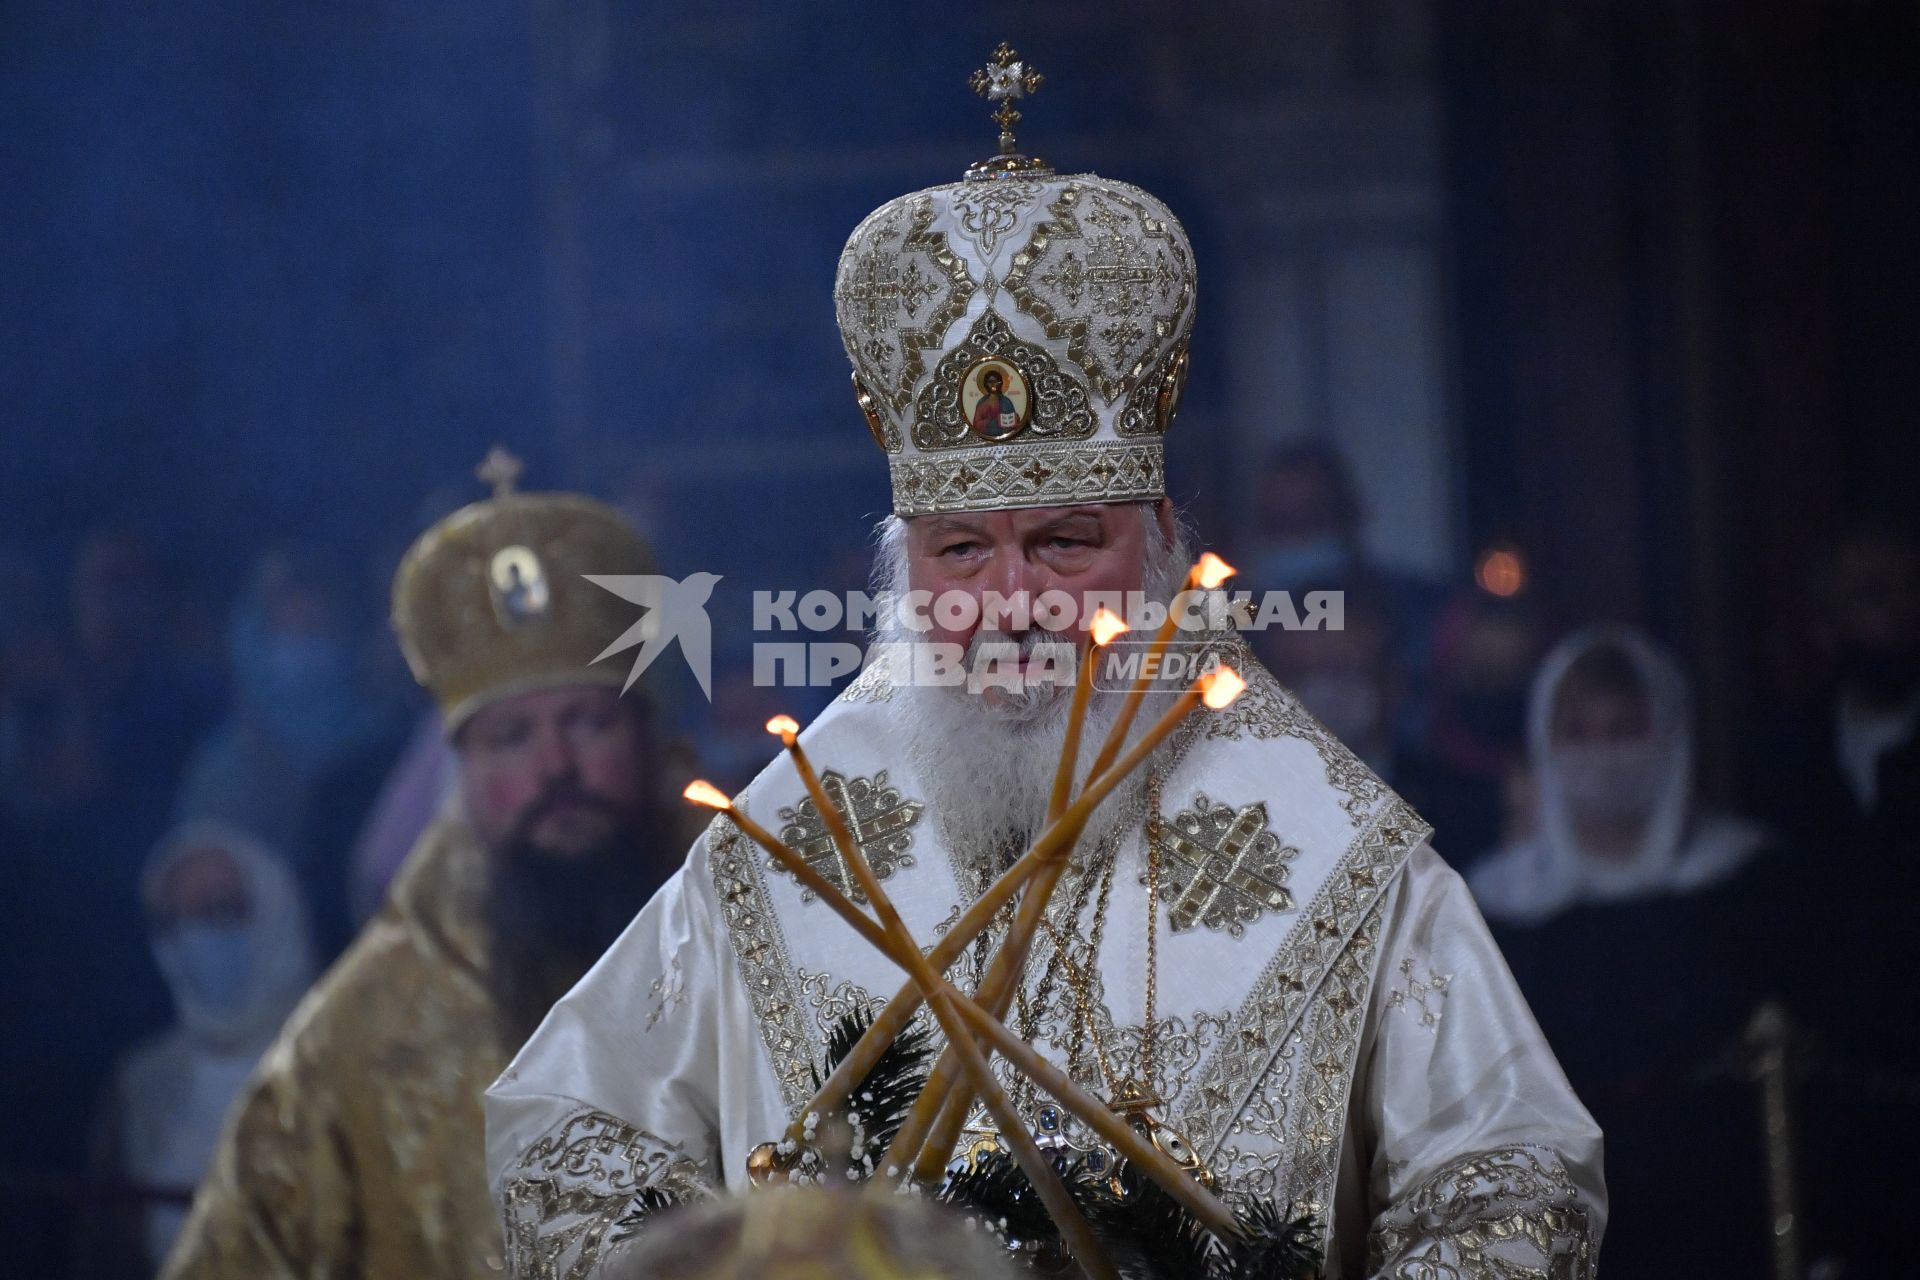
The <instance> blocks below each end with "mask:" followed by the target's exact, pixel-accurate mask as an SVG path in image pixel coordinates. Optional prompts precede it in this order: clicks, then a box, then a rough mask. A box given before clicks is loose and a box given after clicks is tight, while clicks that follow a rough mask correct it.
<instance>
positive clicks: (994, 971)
mask: <svg viewBox="0 0 1920 1280" xmlns="http://www.w3.org/2000/svg"><path fill="white" fill-rule="evenodd" d="M1246 687H1247V683H1246V681H1245V680H1243V679H1241V678H1240V675H1239V673H1238V672H1236V671H1234V670H1233V668H1231V667H1219V668H1217V669H1215V670H1214V671H1211V672H1209V673H1207V674H1206V675H1203V676H1201V677H1199V678H1198V679H1196V680H1195V681H1194V682H1193V684H1192V685H1190V686H1189V687H1188V688H1187V690H1186V691H1185V692H1184V693H1182V694H1181V695H1180V696H1179V698H1177V699H1176V700H1175V701H1174V704H1173V706H1171V707H1169V708H1167V711H1166V713H1165V714H1164V715H1162V716H1161V717H1160V719H1159V720H1158V721H1157V722H1155V724H1154V726H1153V727H1152V728H1151V729H1149V730H1147V732H1146V733H1145V734H1144V735H1143V736H1142V737H1141V739H1140V741H1139V742H1137V743H1135V744H1134V745H1133V747H1132V749H1131V750H1129V751H1128V752H1127V753H1126V755H1124V756H1122V757H1121V758H1120V759H1119V760H1118V761H1117V762H1115V764H1114V765H1113V766H1112V767H1110V768H1109V769H1108V770H1107V771H1106V772H1105V773H1102V774H1101V775H1100V776H1099V777H1098V778H1096V779H1095V780H1094V781H1093V782H1092V783H1091V784H1089V785H1088V787H1087V789H1086V791H1084V792H1082V793H1081V795H1080V798H1079V799H1078V800H1076V801H1074V803H1073V804H1072V805H1070V806H1069V807H1068V808H1067V810H1066V812H1064V813H1063V814H1061V815H1060V820H1059V821H1058V822H1057V823H1055V824H1054V825H1053V826H1052V827H1051V828H1050V829H1049V831H1048V834H1047V835H1046V836H1043V837H1041V839H1040V840H1039V841H1038V842H1037V843H1036V844H1035V845H1034V846H1033V848H1032V849H1030V850H1028V852H1027V854H1026V857H1027V858H1036V857H1048V856H1051V850H1052V849H1061V850H1064V849H1068V848H1071V847H1072V844H1073V841H1074V840H1076V839H1078V838H1079V834H1080V830H1081V828H1083V827H1085V826H1086V823H1087V820H1088V818H1089V817H1091V816H1092V813H1093V810H1094V808H1095V807H1096V806H1097V805H1098V804H1099V803H1100V801H1102V800H1104V799H1105V798H1106V797H1107V795H1108V794H1109V793H1110V792H1111V791H1112V790H1113V789H1114V787H1116V786H1118V785H1119V783H1120V781H1121V779H1123V778H1125V777H1126V776H1127V775H1128V774H1130V773H1132V772H1133V771H1134V770H1135V769H1136V768H1138V767H1139V766H1140V764H1141V763H1142V762H1143V761H1144V760H1146V758H1147V757H1148V756H1149V755H1151V754H1152V753H1153V751H1154V749H1155V748H1156V747H1158V746H1159V745H1160V744H1161V743H1162V742H1164V741H1165V740H1166V739H1167V737H1168V736H1169V735H1170V734H1172V733H1173V731H1174V730H1175V729H1178V728H1179V727H1180V725H1181V723H1182V722H1183V721H1185V720H1186V718H1187V717H1188V716H1189V715H1191V714H1192V713H1193V711H1194V708H1196V707H1198V706H1200V705H1201V704H1202V703H1203V702H1204V703H1205V704H1206V706H1207V707H1208V708H1209V709H1210V710H1214V711H1218V710H1221V709H1223V708H1225V707H1227V706H1229V705H1230V704H1231V703H1232V702H1233V700H1234V699H1235V698H1237V697H1239V696H1240V694H1241V691H1242V690H1244V689H1245V688H1246ZM1022 860H1023V861H1024V860H1025V859H1022ZM1060 862H1061V863H1062V864H1063V865H1064V863H1065V862H1066V859H1065V858H1064V857H1062V858H1061V859H1060ZM1054 879H1055V880H1056V881H1057V879H1058V877H1057V875H1056V876H1055V877H1054ZM1040 884H1041V881H1036V882H1035V885H1034V891H1033V892H1030V893H1029V894H1028V897H1027V898H1023V899H1022V900H1021V903H1020V906H1021V912H1020V918H1019V919H1017V920H1016V922H1015V928H1018V927H1019V926H1020V925H1021V924H1023V923H1025V922H1026V920H1027V919H1028V918H1030V917H1029V912H1028V911H1027V906H1028V903H1029V901H1036V900H1037V901H1036V906H1035V910H1034V911H1033V912H1032V913H1031V918H1033V927H1034V928H1037V927H1038V917H1039V916H1040V915H1042V914H1043V913H1044V912H1045V910H1046V902H1045V901H1044V900H1043V899H1040V895H1039V893H1038V890H1039V888H1040ZM1049 887H1051V884H1049ZM1013 932H1014V931H1013V930H1011V929H1010V930H1008V939H1007V942H1006V943H1003V944H1002V946H1001V948H1000V951H999V953H998V954H997V955H996V956H995V957H994V961H993V964H992V966H991V967H990V968H989V970H988V974H987V978H986V979H985V980H983V981H982V983H981V988H982V994H983V996H984V998H985V999H986V1000H987V1002H988V1007H989V1008H991V1009H993V1010H994V1012H996V1013H999V1014H1001V1015H1002V1016H1004V1014H1005V1011H1006V1002H1007V1001H1010V1000H1011V995H1012V985H1013V984H1017V982H1018V981H1019V974H1020V972H1021V971H1022V970H1023V969H1024V968H1025V964H1026V957H1025V955H1024V954H1023V952H1022V951H1021V950H1019V949H1018V948H1016V947H1015V946H1014V943H1015V941H1016V940H1015V939H1014V937H1013ZM1031 937H1032V933H1031V930H1029V932H1028V935H1027V940H1028V941H1029V942H1030V941H1031ZM1003 993H1004V995H1005V997H1006V999H1005V1000H1002V999H999V998H998V997H1000V996H1001V995H1002V994H1003ZM957 1080H958V1073H957V1072H955V1071H954V1070H953V1068H952V1066H951V1064H949V1065H948V1069H947V1071H946V1072H944V1073H942V1072H941V1071H940V1064H935V1067H934V1074H933V1075H932V1076H931V1077H929V1081H928V1084H929V1088H928V1091H927V1092H928V1094H932V1093H934V1092H935V1089H934V1086H936V1085H938V1086H940V1087H941V1088H942V1089H950V1088H952V1087H953V1086H954V1085H955V1084H956V1083H957ZM943 1112H944V1114H943ZM954 1116H955V1105H954V1104H953V1103H952V1102H951V1101H949V1100H948V1099H946V1098H944V1097H934V1098H929V1097H927V1096H926V1095H922V1098H921V1102H920V1103H917V1104H916V1105H915V1107H914V1109H913V1110H912V1111H910V1112H908V1115H907V1123H905V1124H902V1125H901V1127H900V1132H899V1134H898V1135H896V1137H895V1138H894V1146H893V1149H892V1152H891V1153H890V1155H889V1158H895V1157H897V1158H898V1159H900V1160H903V1161H904V1160H907V1159H913V1158H915V1154H916V1153H917V1156H918V1165H919V1168H920V1169H921V1171H922V1172H923V1173H925V1172H927V1171H928V1169H929V1167H930V1165H931V1164H932V1162H933V1161H934V1160H935V1159H939V1160H941V1161H942V1162H943V1163H944V1160H945V1155H946V1149H947V1148H948V1147H950V1146H951V1145H952V1142H953V1140H954V1139H955V1138H957V1137H958V1135H959V1129H958V1128H957V1127H956V1125H955V1120H954ZM936 1119H938V1122H937V1123H936ZM916 1121H917V1123H916ZM960 1121H961V1122H962V1123H964V1121H965V1117H964V1116H961V1117H960ZM949 1132H951V1134H952V1137H949V1136H948V1134H949ZM943 1138H944V1139H946V1141H945V1143H942V1141H941V1140H942V1139H943ZM916 1144H918V1145H916Z"/></svg>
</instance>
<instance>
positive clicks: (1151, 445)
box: [833, 44, 1194, 516]
mask: <svg viewBox="0 0 1920 1280" xmlns="http://www.w3.org/2000/svg"><path fill="white" fill-rule="evenodd" d="M1039 83H1040V77H1039V75H1038V74H1037V73H1036V72H1034V71H1033V70H1032V69H1031V68H1029V67H1028V66H1027V65H1026V64H1025V63H1023V62H1021V61H1020V60H1019V57H1018V55H1017V54H1015V53H1014V51H1013V50H1012V49H1010V48H1008V47H1007V46H1006V45H1004V44H1003V45H1001V46H1000V48H999V49H998V50H997V51H996V52H995V54H994V56H993V59H992V61H990V62H989V63H988V65H987V66H986V67H985V68H984V69H983V70H982V71H979V72H976V73H975V75H974V88H975V89H976V90H977V91H978V92H980V93H981V94H983V95H984V96H986V97H987V98H989V99H991V100H993V101H995V102H997V103H999V109H998V110H997V111H996V112H995V114H994V117H993V118H994V119H995V120H996V121H997V122H998V123H999V124H1000V129H1001V132H1000V154H999V155H997V156H995V157H993V158H992V159H990V160H985V161H982V162H981V163H979V164H976V165H974V166H973V167H972V168H971V169H969V170H968V171H967V175H966V178H965V179H964V180H963V181H960V182H955V183H951V184H949V185H946V186H940V187H931V188H929V189H927V190H925V191H916V192H914V193H913V194H912V195H907V196H902V197H900V198H899V199H897V200H892V201H889V202H888V203H886V204H884V205H882V206H881V207H880V208H879V209H877V210H875V211H874V212H873V213H872V214H870V215H868V217H867V219H866V221H864V222H862V223H861V224H860V226H859V227H858V228H857V229H856V230H855V231H854V233H853V236H852V238H851V239H849V240H848V241H847V247H846V249H845V251H844V252H842V254H841V255H840V269H839V273H838V276H837V278H836V280H835V283H834V293H833V298H834V309H835V311H836V313H837V315H838V317H839V322H840V337H841V341H842V342H844V343H845V344H846V348H847V355H848V356H849V358H851V359H852V361H853V381H854V392H855V395H856V397H857V398H858V400H859V403H860V407H861V409H862V410H863V411H864V412H865V414H866V417H867V425H868V427H869V428H870V429H871V430H872V432H873V436H874V439H875V440H877V441H878V442H879V444H880V447H881V448H883V449H885V450H886V451H887V460H888V464H889V466H890V468H891V470H892V473H893V509H894V512H895V514H897V515H901V516H916V515H925V514H928V513H932V512H951V511H982V510H998V509H1002V508H1008V507H1042V506H1056V505H1066V504H1073V503H1083V502H1128V501H1138V500H1143V499H1153V498H1159V497H1162V496H1163V495H1164V494H1165V493H1166V476H1165V471H1164V468H1163V466H1162V461H1161V438H1162V436H1163V435H1164V434H1165V432H1166V429H1167V424H1168V423H1169V422H1170V421H1171V420H1172V418H1173V414H1174V411H1175V410H1176V409H1177V408H1178V407H1179V400H1180V393H1181V390H1182V388H1183V387H1184V385H1185V382H1186V373H1187V339H1188V335H1189V333H1190V332H1191V331H1192V328H1193V297H1194V270H1193V250H1192V248H1191V246H1190V245H1189V244H1188V243H1187V236H1186V232H1185V231H1183V230H1182V229H1181V227H1180V223H1179V221H1178V220H1177V219H1175V218H1174V216H1173V214H1172V213H1170V212H1169V211H1168V210H1167V207H1166V206H1165V205H1163V204H1161V203H1160V201H1158V200H1157V199H1155V198H1154V197H1153V196H1151V195H1149V194H1147V193H1146V192H1145V191H1142V190H1140V188H1138V187H1134V186H1130V185H1128V184H1127V183H1124V182H1114V181H1112V180H1110V179H1106V178H1101V177H1097V176H1095V175H1093V174H1072V175H1066V176H1061V175H1056V174H1055V173H1054V172H1053V170H1052V169H1050V168H1048V167H1047V166H1046V164H1045V162H1043V161H1040V160H1038V159H1034V158H1031V157H1028V156H1024V155H1021V154H1020V153H1019V152H1018V151H1017V150H1016V149H1015V143H1014V137H1013V132H1012V126H1013V122H1014V121H1016V120H1018V119H1019V118H1020V115H1019V112H1017V111H1015V110H1013V106H1012V104H1013V102H1014V101H1016V100H1018V99H1021V98H1024V97H1025V96H1026V95H1027V94H1029V93H1031V92H1032V91H1033V90H1034V89H1036V88H1038V87H1039Z"/></svg>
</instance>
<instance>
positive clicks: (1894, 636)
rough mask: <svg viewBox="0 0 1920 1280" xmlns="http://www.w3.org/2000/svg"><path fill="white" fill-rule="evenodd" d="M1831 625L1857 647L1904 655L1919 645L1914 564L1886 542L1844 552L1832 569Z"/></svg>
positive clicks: (1919, 567) (1919, 579)
mask: <svg viewBox="0 0 1920 1280" xmlns="http://www.w3.org/2000/svg"><path fill="white" fill-rule="evenodd" d="M1833 599H1834V618H1833V622H1834V626H1835V628H1836V629H1837V630H1838V631H1839V633H1840V636H1841V637H1842V639H1843V640H1844V641H1849V642H1852V643H1854V644H1857V645H1860V646H1861V647H1863V648H1870V649H1878V650H1885V651H1889V652H1891V651H1905V650H1909V649H1912V648H1913V647H1914V646H1915V645H1916V643H1920V559H1916V557H1915V555H1914V553H1913V552H1912V551H1911V550H1909V549H1907V548H1905V547H1902V546H1899V545H1897V544H1895V543H1891V542H1860V543H1857V544H1855V545H1853V546H1851V547H1848V548H1847V549H1846V550H1845V551H1844V552H1843V553H1842V554H1841V555H1840V557H1839V561H1838V563H1837V564H1836V565H1835V566H1834V594H1833Z"/></svg>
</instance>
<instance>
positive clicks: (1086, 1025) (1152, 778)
mask: <svg viewBox="0 0 1920 1280" xmlns="http://www.w3.org/2000/svg"><path fill="white" fill-rule="evenodd" d="M1160 781H1161V772H1160V770H1158V769H1156V770H1154V771H1153V772H1151V773H1150V774H1149V775H1148V778H1147V821H1146V828H1147V990H1146V1026H1145V1028H1144V1029H1143V1030H1142V1032H1141V1040H1140V1071H1141V1075H1142V1077H1143V1079H1142V1081H1141V1083H1142V1084H1144V1085H1145V1086H1146V1087H1147V1088H1148V1089H1151V1088H1152V1087H1153V1078H1154V1075H1155V1074H1156V1064H1155V1061H1154V1060H1155V1058H1156V1056H1157V1053H1158V1038H1159V1028H1158V1027H1157V1026H1155V1022H1156V1020H1157V1018H1158V1016H1159V1015H1158V1011H1157V1005H1158V1002H1159V972H1160V956H1159V949H1160V948H1159V939H1160V841H1161V836H1162V832H1163V828H1164V822H1163V820H1162V818H1161V816H1160ZM1119 861H1120V857H1119V851H1118V850H1117V849H1116V850H1115V851H1114V855H1113V856H1112V857H1110V858H1108V859H1107V865H1106V868H1105V870H1104V872H1103V874H1102V877H1101V883H1100V900H1099V902H1098V904H1097V905H1096V906H1095V907H1094V916H1093V929H1092V940H1091V944H1090V947H1091V949H1090V951H1089V952H1088V957H1087V960H1088V963H1087V966H1086V967H1085V968H1084V969H1083V968H1082V967H1081V966H1079V965H1077V964H1075V963H1074V962H1073V958H1072V956H1071V955H1070V954H1069V953H1068V951H1067V947H1066V942H1065V940H1064V939H1063V938H1062V937H1061V936H1060V934H1059V932H1058V931H1056V930H1055V929H1054V927H1053V922H1052V921H1050V920H1044V919H1043V920H1042V921H1041V926H1042V927H1043V928H1045V929H1046V931H1047V937H1048V938H1050V939H1051V940H1052V942H1053V951H1054V956H1055V958H1056V959H1057V960H1058V961H1059V962H1060V968H1061V970H1062V971H1063V972H1064V973H1065V974H1066V976H1067V985H1068V987H1069V988H1070V989H1071V990H1072V992H1073V1003H1074V1019H1075V1027H1074V1038H1073V1043H1072V1044H1071V1046H1069V1048H1068V1051H1067V1074H1069V1075H1072V1076H1078V1074H1079V1070H1078V1067H1079V1063H1080V1054H1081V1052H1082V1048H1083V1046H1084V1043H1085V1041H1086V1038H1087V1035H1088V1033H1091V1035H1092V1038H1093V1047H1094V1051H1095V1053H1096V1054H1098V1056H1099V1059H1100V1075H1101V1077H1102V1079H1103V1080H1104V1081H1105V1082H1106V1086H1107V1094H1108V1096H1109V1097H1117V1096H1118V1095H1119V1090H1120V1085H1121V1081H1120V1080H1119V1078H1118V1077H1117V1075H1116V1074H1115V1072H1114V1069H1113V1059H1112V1058H1111V1057H1110V1056H1109V1055H1108V1053H1107V1046H1106V1042H1105V1040H1104V1038H1103V1037H1102V1036H1101V1034H1100V1022H1099V1019H1098V1017H1097V1016H1096V1014H1095V1013H1094V1001H1093V980H1092V968H1093V966H1094V965H1096V964H1098V963H1100V944H1101V939H1102V937H1103V936H1104V934H1105V931H1106V924H1107V906H1108V900H1109V895H1110V894H1111V893H1112V891H1113V873H1114V867H1115V865H1116V864H1117V863H1118V862H1119ZM1091 883H1092V877H1091V876H1089V877H1087V878H1086V879H1085V880H1083V881H1082V882H1081V888H1082V890H1083V892H1082V894H1081V896H1080V899H1079V901H1077V902H1076V903H1075V904H1074V911H1073V919H1074V920H1078V919H1079V918H1080V915H1081V913H1082V912H1083V911H1084V910H1085V908H1086V894H1085V892H1084V890H1085V889H1086V888H1087V887H1089V886H1090V885H1091ZM1052 978H1053V970H1052V968H1051V967H1049V968H1048V970H1047V972H1046V975H1045V976H1044V977H1043V978H1042V980H1041V986H1040V987H1039V988H1038V989H1037V990H1036V992H1035V995H1034V1000H1035V1003H1036V1004H1039V1003H1040V1002H1041V1001H1042V1000H1044V998H1045V995H1046V993H1048V992H1050V991H1051V990H1052ZM1028 1025H1029V1030H1028V1034H1027V1039H1029V1040H1031V1039H1032V1038H1033V1035H1032V1031H1031V1019H1029V1020H1028Z"/></svg>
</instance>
